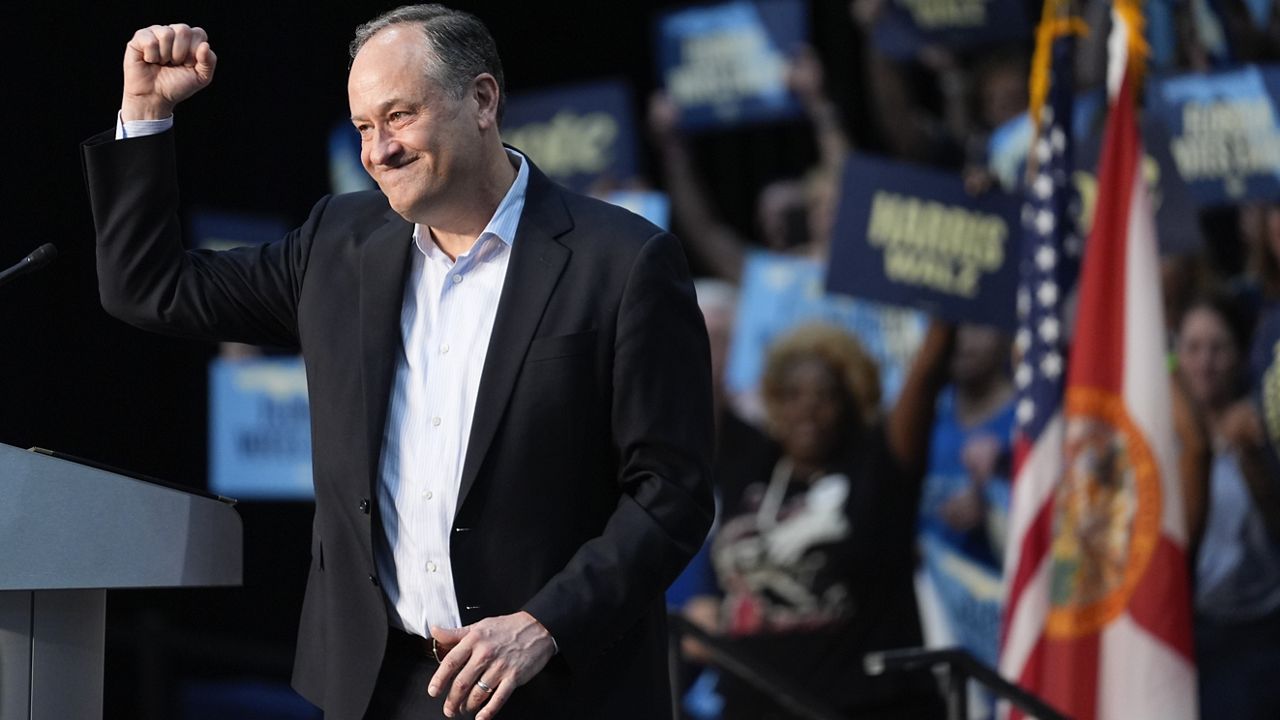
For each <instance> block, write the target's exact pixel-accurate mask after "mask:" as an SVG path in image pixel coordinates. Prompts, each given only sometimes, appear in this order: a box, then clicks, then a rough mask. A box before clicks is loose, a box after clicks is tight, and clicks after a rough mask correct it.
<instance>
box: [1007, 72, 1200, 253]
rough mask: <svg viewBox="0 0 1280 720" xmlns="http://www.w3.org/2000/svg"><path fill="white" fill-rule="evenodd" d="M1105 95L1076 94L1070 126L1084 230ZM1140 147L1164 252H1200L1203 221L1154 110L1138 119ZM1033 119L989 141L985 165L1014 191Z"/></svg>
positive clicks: (1013, 123)
mask: <svg viewBox="0 0 1280 720" xmlns="http://www.w3.org/2000/svg"><path fill="white" fill-rule="evenodd" d="M1104 100H1105V97H1104V95H1103V93H1102V92H1101V91H1092V92H1088V93H1084V94H1082V95H1079V96H1077V97H1076V100H1075V103H1074V106H1073V111H1072V112H1073V117H1072V124H1071V127H1072V130H1073V134H1074V139H1075V144H1074V148H1075V156H1074V161H1075V173H1074V177H1073V178H1072V180H1073V182H1074V183H1075V186H1076V191H1077V192H1078V193H1079V196H1080V201H1081V205H1080V217H1078V218H1077V221H1078V222H1079V225H1080V228H1081V230H1082V231H1083V232H1084V234H1086V235H1087V234H1088V232H1089V227H1090V225H1091V224H1092V222H1093V210H1094V206H1095V204H1096V201H1097V196H1098V177H1097V168H1098V159H1099V153H1100V152H1101V150H1102V131H1103V129H1104V126H1105V120H1106V114H1105V113H1106V110H1107V108H1106V105H1105V103H1104ZM1139 129H1140V131H1141V133H1142V146H1143V151H1144V153H1145V155H1144V156H1143V159H1142V172H1143V175H1144V177H1146V179H1147V185H1148V187H1149V188H1150V190H1151V203H1152V207H1153V208H1154V209H1155V211H1156V235H1157V236H1158V238H1159V241H1160V251H1161V252H1162V253H1164V254H1166V255H1175V254H1183V253H1194V252H1198V251H1199V250H1200V248H1201V247H1202V246H1203V245H1204V238H1203V237H1202V236H1201V234H1200V221H1199V218H1198V216H1197V214H1196V211H1197V207H1196V203H1195V201H1194V199H1193V198H1192V195H1191V190H1190V189H1189V188H1188V187H1187V184H1186V183H1185V182H1183V181H1182V176H1181V175H1180V174H1179V173H1178V167H1177V165H1176V164H1175V163H1174V159H1173V156H1172V154H1170V151H1169V132H1168V130H1167V129H1166V128H1165V127H1164V125H1163V124H1162V123H1160V122H1159V120H1158V119H1156V118H1155V117H1153V116H1152V115H1150V114H1147V115H1144V116H1143V117H1142V118H1141V120H1140V121H1139ZM1031 130H1032V128H1031V119H1030V117H1029V116H1028V115H1027V114H1026V113H1023V114H1021V115H1019V116H1018V117H1016V118H1014V119H1012V120H1010V121H1008V122H1006V123H1005V124H1003V125H1001V126H1000V127H998V128H996V130H995V132H993V133H992V134H991V138H990V140H989V141H988V145H987V166H988V168H989V169H990V170H991V172H992V173H993V174H994V175H995V176H996V177H997V178H998V179H999V180H1000V185H1001V186H1002V187H1004V188H1006V189H1008V190H1010V191H1013V190H1017V189H1019V188H1021V182H1022V177H1023V174H1024V173H1025V172H1026V167H1027V151H1028V150H1029V149H1030V147H1031Z"/></svg>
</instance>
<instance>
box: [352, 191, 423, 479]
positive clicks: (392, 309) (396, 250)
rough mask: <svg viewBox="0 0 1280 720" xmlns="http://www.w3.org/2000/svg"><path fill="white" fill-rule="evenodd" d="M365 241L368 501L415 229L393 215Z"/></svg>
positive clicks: (362, 281) (362, 316)
mask: <svg viewBox="0 0 1280 720" xmlns="http://www.w3.org/2000/svg"><path fill="white" fill-rule="evenodd" d="M388 216H389V218H390V219H389V220H388V221H387V223H386V224H385V225H383V226H382V227H380V228H378V229H377V230H376V231H374V233H373V234H372V235H370V236H369V239H368V240H367V241H366V242H365V245H364V249H363V250H362V252H361V253H360V365H361V368H362V372H361V381H362V383H363V388H362V389H363V391H364V411H365V419H364V420H365V432H366V433H367V436H366V445H365V446H366V447H367V448H368V453H369V455H368V458H367V459H366V460H367V463H368V468H369V483H370V488H369V490H370V493H371V495H370V496H369V497H370V498H376V497H377V495H378V494H377V492H376V488H377V482H378V459H379V456H380V455H381V454H382V437H383V430H384V428H385V426H386V423H387V405H388V403H389V402H390V400H391V381H392V376H393V375H394V373H395V363H396V354H397V353H398V352H401V350H402V346H401V338H400V310H401V308H402V306H403V305H404V283H405V275H406V274H407V273H408V270H409V258H410V255H409V251H410V249H411V248H412V247H413V242H412V237H413V225H412V224H410V223H409V222H408V221H407V220H405V219H403V218H401V217H400V216H399V215H397V214H395V213H394V212H392V213H388Z"/></svg>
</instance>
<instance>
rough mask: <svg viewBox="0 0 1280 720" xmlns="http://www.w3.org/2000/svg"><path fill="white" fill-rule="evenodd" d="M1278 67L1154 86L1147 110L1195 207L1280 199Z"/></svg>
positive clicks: (1176, 78)
mask: <svg viewBox="0 0 1280 720" xmlns="http://www.w3.org/2000/svg"><path fill="white" fill-rule="evenodd" d="M1278 96H1280V67H1277V66H1267V67H1260V66H1246V67H1243V68H1240V69H1237V70H1230V71H1226V72H1219V73H1210V74H1200V73H1197V74H1194V75H1179V76H1174V77H1167V78H1164V79H1160V80H1156V81H1154V82H1152V83H1151V84H1150V86H1149V87H1148V90H1147V109H1148V112H1149V113H1151V114H1152V115H1153V116H1155V117H1157V118H1159V120H1160V122H1161V123H1162V124H1163V125H1164V126H1165V127H1166V128H1167V129H1168V131H1169V136H1170V139H1169V149H1170V152H1171V154H1172V156H1173V160H1174V162H1175V163H1176V166H1177V169H1178V173H1179V175H1181V177H1182V180H1183V181H1184V182H1186V184H1187V186H1188V187H1189V188H1190V190H1191V193H1192V195H1193V196H1194V197H1195V199H1196V201H1197V202H1198V203H1199V204H1200V205H1201V206H1215V205H1230V204H1236V203H1239V202H1241V201H1244V200H1259V199H1262V200H1266V199H1272V198H1274V197H1276V196H1277V195H1280V124H1278V123H1277V117H1276V113H1277V107H1276V98H1277V97H1278Z"/></svg>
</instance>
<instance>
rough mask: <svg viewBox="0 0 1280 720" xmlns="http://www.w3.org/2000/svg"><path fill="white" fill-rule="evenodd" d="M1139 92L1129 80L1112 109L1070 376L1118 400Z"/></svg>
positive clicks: (1070, 381)
mask: <svg viewBox="0 0 1280 720" xmlns="http://www.w3.org/2000/svg"><path fill="white" fill-rule="evenodd" d="M1133 105H1134V103H1133V90H1132V88H1131V87H1130V80H1129V78H1128V77H1126V78H1125V80H1124V84H1123V85H1122V86H1121V89H1120V94H1119V97H1117V98H1116V100H1115V102H1114V103H1112V104H1111V114H1112V117H1111V118H1109V119H1108V121H1107V130H1106V137H1105V138H1104V140H1103V144H1102V147H1103V153H1102V159H1101V163H1100V167H1099V169H1098V188H1099V189H1100V190H1106V191H1107V192H1099V193H1098V205H1097V210H1096V211H1095V213H1094V216H1093V228H1092V229H1091V230H1090V232H1089V242H1088V244H1086V245H1085V252H1084V265H1083V269H1082V271H1081V273H1080V307H1079V314H1078V316H1077V319H1076V328H1088V332H1078V333H1076V334H1075V336H1074V341H1073V343H1072V348H1071V361H1070V364H1069V366H1068V370H1067V386H1068V387H1093V388H1098V389H1101V390H1106V391H1109V392H1112V393H1115V394H1116V395H1119V394H1121V393H1122V391H1123V390H1122V387H1121V385H1122V383H1123V381H1124V300H1125V287H1124V282H1125V252H1126V247H1127V245H1128V243H1127V242H1126V239H1127V238H1128V235H1129V210H1130V207H1129V206H1130V204H1131V203H1132V201H1133V187H1134V183H1136V182H1142V181H1143V180H1142V177H1141V174H1140V170H1139V168H1138V160H1139V155H1138V148H1139V140H1138V124H1137V122H1136V121H1135V119H1134V117H1133V113H1134V108H1133Z"/></svg>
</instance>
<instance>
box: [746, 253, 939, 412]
mask: <svg viewBox="0 0 1280 720" xmlns="http://www.w3.org/2000/svg"><path fill="white" fill-rule="evenodd" d="M824 275H825V270H824V269H823V267H822V264H821V263H819V262H818V261H817V260H814V259H812V258H806V257H797V256H794V255H783V254H779V253H773V252H763V251H761V252H754V253H751V254H750V255H749V256H748V257H747V262H746V264H745V265H744V266H743V268H742V281H741V284H740V287H739V292H738V314H737V318H736V319H735V321H734V327H733V341H732V344H731V345H730V348H729V364H728V367H727V368H726V370H725V385H726V387H727V389H728V390H729V392H730V393H731V394H732V395H734V396H737V397H744V396H745V397H750V396H751V395H752V394H753V393H755V392H756V391H757V390H758V389H759V388H758V386H759V383H760V377H761V375H763V373H764V363H765V358H766V356H767V354H768V350H769V347H770V346H771V345H772V344H773V341H774V340H776V339H777V338H778V337H779V336H780V335H782V334H783V333H785V332H786V331H788V330H790V329H792V328H794V327H796V326H797V325H801V324H803V323H808V322H826V323H831V324H834V325H839V326H840V327H843V328H845V329H846V330H848V331H849V332H851V333H852V334H853V335H854V336H856V337H857V338H858V340H859V341H860V342H861V343H862V346H863V347H864V348H866V351H867V353H868V354H869V355H871V357H872V358H873V359H875V361H876V364H877V365H879V367H880V385H881V388H882V392H881V402H882V404H883V405H884V407H892V406H893V403H894V401H895V400H896V399H897V397H898V391H899V390H901V388H902V382H903V380H904V379H905V378H906V371H907V368H908V366H909V365H910V364H911V360H912V358H914V357H915V353H916V349H917V348H919V346H920V342H921V340H922V339H923V338H924V331H925V318H924V316H922V315H921V314H920V313H918V312H915V311H913V310H909V309H905V308H895V307H889V306H887V305H880V304H878V303H873V302H867V301H864V300H859V299H857V298H851V297H846V296H843V295H831V294H829V293H827V292H826V290H825V288H824V287H823V284H824V283H823V280H824ZM748 405H749V403H748Z"/></svg>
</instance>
